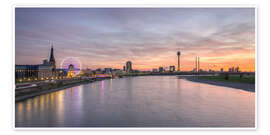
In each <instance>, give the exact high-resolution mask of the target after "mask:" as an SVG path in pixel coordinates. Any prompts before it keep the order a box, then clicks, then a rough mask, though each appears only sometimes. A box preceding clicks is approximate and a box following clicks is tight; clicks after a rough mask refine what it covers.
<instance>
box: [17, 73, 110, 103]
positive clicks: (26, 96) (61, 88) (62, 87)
mask: <svg viewBox="0 0 270 135" xmlns="http://www.w3.org/2000/svg"><path fill="white" fill-rule="evenodd" d="M105 79H107V78H103V79H97V80H95V81H81V82H76V83H72V84H69V85H65V86H61V87H58V88H53V89H45V90H41V91H39V92H34V93H31V94H28V95H22V96H18V97H15V102H19V101H23V100H26V99H29V98H32V97H36V96H40V95H42V94H47V93H51V92H55V91H59V90H63V89H67V88H72V87H75V86H79V85H82V84H89V83H93V82H97V81H102V80H105Z"/></svg>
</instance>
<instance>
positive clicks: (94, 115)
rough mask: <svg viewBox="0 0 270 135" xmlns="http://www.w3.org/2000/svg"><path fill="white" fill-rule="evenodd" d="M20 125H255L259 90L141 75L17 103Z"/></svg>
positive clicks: (16, 113) (17, 122)
mask: <svg viewBox="0 0 270 135" xmlns="http://www.w3.org/2000/svg"><path fill="white" fill-rule="evenodd" d="M15 126H16V127H254V126H255V93H254V92H247V91H243V90H240V89H234V88H227V87H221V86H214V85H209V84H203V83H197V82H191V81H188V80H183V79H177V78H176V77H175V76H142V77H130V78H121V79H112V80H104V81H98V82H94V83H90V84H86V85H81V86H76V87H72V88H68V89H64V90H60V91H56V92H52V93H48V94H44V95H41V96H36V97H34V98H30V99H27V100H24V101H21V102H16V104H15Z"/></svg>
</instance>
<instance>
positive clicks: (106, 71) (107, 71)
mask: <svg viewBox="0 0 270 135" xmlns="http://www.w3.org/2000/svg"><path fill="white" fill-rule="evenodd" d="M104 72H105V73H106V74H111V73H112V68H104Z"/></svg>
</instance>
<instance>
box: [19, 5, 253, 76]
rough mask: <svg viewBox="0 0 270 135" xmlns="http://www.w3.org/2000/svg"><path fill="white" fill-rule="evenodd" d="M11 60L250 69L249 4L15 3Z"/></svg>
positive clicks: (100, 65)
mask: <svg viewBox="0 0 270 135" xmlns="http://www.w3.org/2000/svg"><path fill="white" fill-rule="evenodd" d="M15 20H16V21H15V47H16V48H15V53H16V55H15V63H16V64H39V63H41V62H42V60H43V59H47V58H48V57H49V53H48V50H49V48H50V44H49V42H50V40H51V41H53V44H54V48H55V50H54V51H55V56H54V57H55V59H56V65H57V67H59V65H60V63H61V61H62V60H63V59H64V58H66V57H78V58H79V59H80V60H81V62H82V64H83V65H82V66H83V68H90V69H96V68H106V67H112V68H118V69H122V67H123V65H125V62H126V61H132V63H133V65H132V66H133V68H134V69H138V70H152V69H153V68H158V67H160V66H163V67H169V66H171V65H174V66H177V55H176V52H177V50H178V49H180V51H181V58H180V61H181V62H180V63H181V70H182V71H190V70H192V69H193V68H194V67H195V65H194V58H195V57H196V56H200V68H201V69H206V70H207V69H214V70H220V68H224V70H228V68H230V67H232V66H235V67H236V66H239V67H240V70H241V71H255V9H254V8H150V9H143V8H105V9H96V8H82V9H77V8H72V9H70V8H54V9H52V8H32V9H31V8H27V9H26V8H16V11H15Z"/></svg>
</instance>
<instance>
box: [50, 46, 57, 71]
mask: <svg viewBox="0 0 270 135" xmlns="http://www.w3.org/2000/svg"><path fill="white" fill-rule="evenodd" d="M50 65H51V67H52V70H55V69H56V66H55V59H54V54H53V46H51V54H50Z"/></svg>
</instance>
